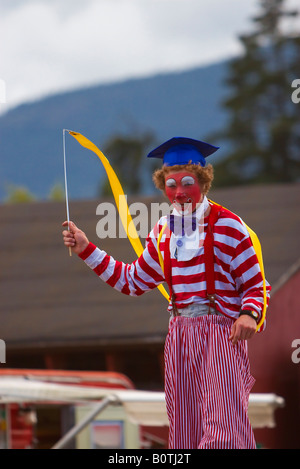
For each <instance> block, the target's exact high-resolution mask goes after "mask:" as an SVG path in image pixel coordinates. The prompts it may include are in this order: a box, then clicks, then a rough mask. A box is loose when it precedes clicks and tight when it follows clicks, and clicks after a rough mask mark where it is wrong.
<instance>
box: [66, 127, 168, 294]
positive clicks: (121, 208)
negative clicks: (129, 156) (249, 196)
mask: <svg viewBox="0 0 300 469" xmlns="http://www.w3.org/2000/svg"><path fill="white" fill-rule="evenodd" d="M68 132H69V134H70V135H72V137H74V138H75V139H76V140H77V141H78V142H79V143H80V145H81V146H83V147H85V148H87V149H88V150H91V151H92V152H94V153H96V155H97V156H98V157H99V158H100V160H101V163H102V164H103V166H104V169H105V171H106V174H107V177H108V180H109V183H110V187H111V189H112V193H113V196H114V199H115V202H116V205H117V208H118V212H119V215H120V218H121V221H122V225H123V227H124V230H125V232H126V234H127V236H128V239H129V241H130V243H131V245H132V247H133V249H134V250H135V252H136V254H137V255H138V256H140V255H141V254H142V252H143V251H144V247H143V245H142V243H141V240H140V238H139V235H138V233H137V231H136V228H135V225H134V223H133V220H132V218H131V215H130V211H129V208H128V205H127V200H126V196H125V194H124V191H123V188H122V186H121V183H120V181H119V179H118V177H117V175H116V173H115V171H114V170H113V168H112V167H111V165H110V163H109V161H108V159H107V158H106V156H105V155H104V154H103V153H102V151H100V150H99V148H98V147H97V146H96V145H95V144H94V143H92V142H91V141H90V140H88V139H87V138H86V137H85V136H84V135H82V134H80V133H78V132H73V131H72V130H69V131H68ZM157 288H158V289H159V291H160V292H161V293H162V295H163V296H164V297H165V298H166V299H167V300H168V301H169V295H168V293H167V292H166V290H165V288H164V287H163V285H158V287H157Z"/></svg>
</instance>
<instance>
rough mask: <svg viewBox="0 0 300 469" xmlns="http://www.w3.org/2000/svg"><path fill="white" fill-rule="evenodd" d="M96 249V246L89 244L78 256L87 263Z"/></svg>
mask: <svg viewBox="0 0 300 469" xmlns="http://www.w3.org/2000/svg"><path fill="white" fill-rule="evenodd" d="M95 249H96V246H95V245H94V244H93V243H89V244H88V245H87V247H86V248H85V249H84V250H83V251H82V252H81V253H79V254H78V256H79V257H80V258H81V259H82V260H83V261H85V260H86V259H87V258H88V257H89V256H90V255H91V254H92V253H93V252H94V251H95Z"/></svg>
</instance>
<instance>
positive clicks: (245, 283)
mask: <svg viewBox="0 0 300 469" xmlns="http://www.w3.org/2000/svg"><path fill="white" fill-rule="evenodd" d="M217 149H218V147H215V146H213V145H210V144H208V143H205V142H201V141H199V140H194V139H190V138H184V137H175V138H172V139H171V140H168V141H167V142H165V143H163V144H162V145H160V146H159V147H157V148H156V149H154V150H153V151H151V152H150V153H149V155H148V157H149V158H160V159H162V160H163V166H162V168H161V169H159V170H157V171H155V173H154V175H153V180H154V183H155V185H156V187H157V188H158V189H160V190H162V191H163V193H164V194H165V195H166V197H167V198H168V199H169V201H170V203H171V204H172V205H173V211H172V214H171V215H170V216H164V217H162V218H161V219H160V220H159V221H158V222H157V223H156V225H155V226H154V228H153V229H152V231H151V232H150V234H149V236H148V238H147V242H146V247H145V250H144V251H143V253H142V255H141V256H140V257H139V258H138V259H137V261H136V262H134V263H133V264H125V263H123V262H121V261H117V260H115V259H113V258H112V256H109V255H108V254H107V253H106V252H105V251H103V250H101V249H99V248H98V247H96V246H95V245H94V244H93V243H91V242H90V241H89V240H88V239H87V237H86V235H85V233H84V232H83V231H81V230H80V229H79V228H78V227H77V226H76V225H75V224H74V223H73V222H69V223H68V222H64V223H63V226H67V225H69V230H64V231H63V237H64V244H65V245H66V246H67V247H68V248H71V249H72V251H73V252H74V253H76V254H78V255H79V257H80V258H81V259H83V261H84V262H85V263H86V264H87V265H88V266H89V267H90V268H91V269H93V270H94V272H95V273H96V274H97V275H98V276H99V277H100V278H101V279H102V280H104V281H105V282H107V283H108V284H109V285H111V286H113V287H114V288H116V289H117V290H118V291H120V292H122V293H124V294H127V295H132V296H138V295H140V294H142V293H144V292H146V291H149V290H151V289H153V288H154V287H156V286H158V285H160V284H161V283H163V282H165V281H167V283H168V285H169V288H170V303H169V306H168V310H169V313H170V321H169V330H168V334H167V337H166V342H165V354H164V356H165V396H166V405H167V413H168V418H169V448H171V449H196V448H199V449H220V448H224V449H254V448H255V447H256V444H255V439H254V435H253V431H252V428H251V425H250V421H249V418H248V412H247V411H248V400H249V394H250V391H251V388H252V386H253V384H254V378H253V377H252V375H251V373H250V365H249V359H248V351H247V340H248V339H251V337H253V336H254V334H255V333H256V331H257V330H258V324H260V328H259V330H262V329H263V327H264V324H263V325H262V326H261V324H262V322H263V318H262V315H263V305H264V291H263V276H262V272H261V269H260V265H259V262H258V259H257V255H256V253H255V250H254V248H253V245H252V242H251V238H250V236H249V233H248V231H247V229H246V227H245V225H244V223H243V221H242V220H241V219H240V218H239V217H238V216H237V215H235V214H233V213H232V212H230V211H229V210H226V209H224V208H223V207H221V206H216V204H213V203H212V202H211V201H209V200H208V199H207V193H208V191H209V189H210V187H211V183H212V180H213V168H212V166H211V165H210V164H209V165H206V158H207V157H208V156H209V155H211V154H212V153H214V152H215V151H216V150H217ZM211 288H212V289H213V291H212V292H211V291H210V289H211ZM269 291H270V286H269V285H268V284H267V294H268V296H269Z"/></svg>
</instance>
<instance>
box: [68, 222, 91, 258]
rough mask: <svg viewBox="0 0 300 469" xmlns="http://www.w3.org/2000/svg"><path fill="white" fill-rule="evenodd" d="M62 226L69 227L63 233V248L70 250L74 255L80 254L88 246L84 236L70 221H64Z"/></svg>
mask: <svg viewBox="0 0 300 469" xmlns="http://www.w3.org/2000/svg"><path fill="white" fill-rule="evenodd" d="M62 226H65V227H69V229H68V230H64V231H63V233H62V234H63V240H64V244H65V246H67V247H68V248H71V249H72V252H74V253H75V254H80V253H81V252H82V251H84V250H85V248H86V247H87V246H88V244H89V240H88V238H87V237H86V234H85V233H84V232H83V231H81V230H80V229H79V228H77V226H76V225H75V223H73V222H72V221H70V222H68V221H65V222H64V223H63V224H62Z"/></svg>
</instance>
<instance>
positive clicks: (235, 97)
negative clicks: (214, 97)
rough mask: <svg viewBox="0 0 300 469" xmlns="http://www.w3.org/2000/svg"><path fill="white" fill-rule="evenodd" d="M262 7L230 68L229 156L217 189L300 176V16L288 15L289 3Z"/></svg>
mask: <svg viewBox="0 0 300 469" xmlns="http://www.w3.org/2000/svg"><path fill="white" fill-rule="evenodd" d="M259 5H260V13H259V14H258V15H257V16H256V17H255V18H253V19H252V20H253V25H254V30H253V31H252V32H250V33H249V34H245V35H242V36H240V38H239V39H240V42H241V44H242V48H243V52H242V54H241V55H240V56H239V57H237V58H235V59H234V60H232V61H231V62H230V65H229V74H228V78H227V81H226V84H227V86H228V90H229V94H228V96H227V98H226V100H225V102H224V103H223V105H224V107H225V109H226V111H227V112H228V121H227V122H228V124H227V127H226V128H225V130H224V132H222V133H221V135H219V139H221V140H224V142H227V145H228V155H227V157H226V158H225V159H224V160H222V161H221V162H220V163H219V164H216V165H215V166H216V180H215V182H216V185H234V184H240V183H244V182H248V183H251V182H252V183H259V182H289V181H295V180H297V179H299V176H300V158H299V156H300V152H299V148H300V112H299V111H300V108H299V105H297V104H295V103H293V102H292V99H291V95H292V91H293V89H292V88H291V84H292V82H293V80H294V79H295V78H300V61H299V57H300V35H299V31H298V32H297V30H294V31H293V24H294V19H295V18H296V17H297V15H298V14H299V12H297V11H288V10H286V9H285V0H260V1H259ZM287 21H288V23H289V24H288V28H286V27H284V26H285V23H286V22H287ZM295 24H296V23H295ZM287 30H288V32H286V31H287Z"/></svg>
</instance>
